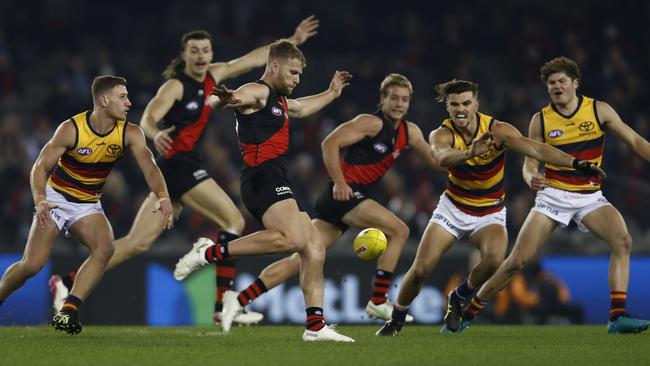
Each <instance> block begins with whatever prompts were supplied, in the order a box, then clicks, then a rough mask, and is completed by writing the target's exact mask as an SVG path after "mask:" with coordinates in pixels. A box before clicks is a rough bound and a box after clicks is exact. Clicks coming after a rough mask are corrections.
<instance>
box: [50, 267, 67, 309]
mask: <svg viewBox="0 0 650 366" xmlns="http://www.w3.org/2000/svg"><path fill="white" fill-rule="evenodd" d="M48 284H49V285H50V294H52V308H54V311H55V312H57V311H59V310H61V308H62V307H63V303H65V299H66V298H67V297H68V295H69V294H70V291H68V288H67V287H65V285H64V284H63V280H61V276H59V275H53V276H52V277H50V280H49V281H48Z"/></svg>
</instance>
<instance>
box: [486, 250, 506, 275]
mask: <svg viewBox="0 0 650 366" xmlns="http://www.w3.org/2000/svg"><path fill="white" fill-rule="evenodd" d="M481 262H483V264H484V266H485V268H486V269H487V270H488V271H489V272H495V271H496V270H497V268H499V266H500V265H501V263H502V262H503V256H502V255H500V254H498V253H487V254H486V255H485V256H484V257H483V259H481Z"/></svg>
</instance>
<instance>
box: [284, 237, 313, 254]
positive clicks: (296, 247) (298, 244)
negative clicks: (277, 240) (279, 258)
mask: <svg viewBox="0 0 650 366" xmlns="http://www.w3.org/2000/svg"><path fill="white" fill-rule="evenodd" d="M306 245H307V242H306V238H305V236H304V235H302V234H301V233H299V232H291V233H285V235H284V240H283V241H282V243H281V244H280V246H281V250H282V251H283V252H287V253H296V252H301V251H302V250H303V249H304V248H306Z"/></svg>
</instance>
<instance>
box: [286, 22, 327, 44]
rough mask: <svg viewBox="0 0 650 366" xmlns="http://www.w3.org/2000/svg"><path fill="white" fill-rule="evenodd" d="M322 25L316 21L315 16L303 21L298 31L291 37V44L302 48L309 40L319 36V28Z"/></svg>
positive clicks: (297, 28)
mask: <svg viewBox="0 0 650 366" xmlns="http://www.w3.org/2000/svg"><path fill="white" fill-rule="evenodd" d="M319 25H320V20H318V19H316V17H315V16H313V15H310V16H308V17H307V18H305V19H303V20H302V22H300V24H298V26H297V27H296V31H295V32H294V33H293V35H292V36H291V37H289V42H291V43H293V44H295V45H296V46H300V45H301V44H303V43H305V41H307V40H308V39H309V38H311V37H313V36H315V35H316V34H318V31H317V29H318V26H319Z"/></svg>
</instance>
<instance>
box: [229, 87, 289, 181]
mask: <svg viewBox="0 0 650 366" xmlns="http://www.w3.org/2000/svg"><path fill="white" fill-rule="evenodd" d="M256 82H257V83H258V84H263V85H266V86H267V87H268V88H269V96H268V98H267V99H266V105H265V106H264V108H262V109H260V110H259V111H256V112H253V113H251V114H241V113H240V112H239V111H238V110H237V109H235V118H236V120H237V124H236V129H237V138H238V140H239V149H240V150H241V155H242V159H243V160H244V169H246V168H250V167H255V166H258V165H260V164H262V163H264V162H267V161H270V160H273V159H276V158H279V157H284V154H285V153H286V152H287V150H288V149H289V108H288V107H287V98H285V97H283V96H280V95H278V93H277V92H276V91H275V90H273V88H271V87H270V86H269V85H268V84H266V83H265V82H264V81H262V80H258V81H256ZM279 162H280V163H281V164H282V165H285V164H286V161H285V160H284V159H281V160H279Z"/></svg>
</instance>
